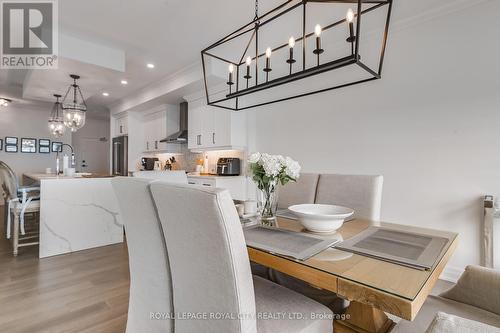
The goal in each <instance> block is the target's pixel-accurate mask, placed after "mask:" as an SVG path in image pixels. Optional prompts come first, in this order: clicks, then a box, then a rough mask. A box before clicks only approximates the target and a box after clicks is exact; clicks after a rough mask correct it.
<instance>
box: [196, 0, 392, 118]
mask: <svg viewBox="0 0 500 333" xmlns="http://www.w3.org/2000/svg"><path fill="white" fill-rule="evenodd" d="M294 1H296V0H287V1H285V2H284V3H283V4H281V5H279V6H277V7H275V8H273V9H271V10H270V11H268V12H267V13H265V14H263V15H261V16H259V15H258V12H257V4H256V14H255V18H254V19H253V20H252V21H251V22H249V23H248V24H246V25H244V26H242V27H241V28H239V29H238V30H236V31H234V32H232V33H231V34H229V35H227V36H226V37H224V38H222V39H220V40H218V41H217V42H215V43H213V44H212V45H210V46H208V47H207V48H205V49H204V50H202V51H201V59H202V68H203V77H204V85H205V93H206V100H207V104H208V105H212V106H216V107H219V108H223V109H228V110H233V111H239V110H245V109H249V108H253V107H259V106H264V105H268V104H272V103H278V102H282V101H286V100H290V99H294V98H299V97H304V96H308V95H313V94H318V93H322V92H325V91H329V90H335V89H339V88H344V87H348V86H352V85H355V84H360V83H364V82H368V81H372V80H377V79H380V78H381V77H382V67H383V63H384V56H385V51H386V45H387V35H388V32H389V23H390V19H391V9H392V1H393V0H302V1H299V2H298V3H297V4H294V5H292V6H290V7H289V8H286V9H284V10H282V9H283V8H284V7H286V6H287V5H290V4H291V3H292V2H294ZM307 3H346V4H357V10H356V11H355V12H354V17H355V18H356V32H355V34H352V32H351V36H350V37H349V38H347V40H346V41H347V42H348V43H351V54H350V55H348V56H346V57H342V58H340V59H335V60H332V61H329V62H326V63H323V64H320V63H319V55H320V54H321V53H322V51H323V50H322V49H319V47H318V48H317V49H316V50H314V51H313V53H314V56H316V57H318V64H317V65H316V66H315V67H310V68H306V61H307V50H306V41H307V38H309V37H311V36H313V35H314V32H310V33H308V32H307V31H306V13H307ZM363 4H372V6H371V7H369V8H366V9H363V8H362V5H363ZM300 6H302V36H300V37H299V38H297V39H296V41H297V42H300V41H303V42H302V47H301V51H302V64H301V67H302V70H300V71H295V72H293V73H292V72H291V71H290V74H289V75H285V76H281V77H278V78H276V79H272V80H267V79H266V81H265V82H263V83H259V74H260V73H259V61H258V60H259V59H260V58H262V57H265V56H266V53H265V52H263V53H259V28H261V27H262V26H264V25H266V24H268V23H270V22H272V21H274V20H276V19H278V18H280V17H281V16H282V15H284V14H286V13H288V12H290V11H292V10H294V9H297V8H298V7H300ZM383 6H387V7H388V8H387V16H386V19H385V26H384V31H383V37H382V45H381V48H380V56H379V59H378V68H377V69H376V70H374V69H372V68H370V67H369V66H367V65H366V64H364V63H363V62H362V61H361V57H360V54H359V48H360V47H359V41H360V33H361V18H362V15H364V14H367V13H369V12H371V11H373V10H376V9H379V8H381V7H383ZM280 10H282V11H280ZM278 11H280V12H278ZM277 12H278V13H277ZM273 14H274V15H273ZM345 23H347V18H344V19H341V20H338V21H336V22H333V23H330V24H329V25H327V26H325V27H324V28H323V29H322V30H323V31H325V30H328V29H331V28H334V27H336V26H338V25H340V24H345ZM351 29H352V27H351ZM351 31H352V30H351ZM250 32H251V33H252V35H251V37H250V40H249V42H248V44H246V48H245V50H244V52H243V55H242V56H241V58H240V60H239V61H238V62H233V61H231V60H228V59H225V58H223V57H221V56H218V55H215V54H213V53H212V50H213V49H214V48H216V47H218V46H221V45H222V44H224V43H227V42H230V41H232V40H233V39H235V38H238V37H240V36H242V35H244V34H247V33H250ZM254 38H255V52H254V54H253V55H252V57H251V60H252V63H255V64H254V65H253V67H254V68H253V69H254V70H253V72H254V73H253V74H254V78H253V79H254V82H255V84H254V85H253V86H251V87H248V78H251V76H250V75H248V74H247V75H245V76H244V78H246V79H247V86H246V87H244V88H242V89H241V87H240V66H242V65H245V55H247V52H248V51H249V47H250V45H251V43H252V41H253V39H254ZM287 46H288V44H287V43H285V44H282V45H279V46H277V47H275V48H273V49H272V52H275V51H277V50H280V49H283V48H285V47H287ZM205 57H211V58H214V59H217V60H219V61H223V62H225V63H227V64H229V65H233V66H234V67H235V69H236V80H235V81H236V82H235V83H234V82H232V80H231V79H230V80H229V81H228V82H227V85H228V86H229V93H228V94H226V95H225V97H223V98H220V99H216V100H212V101H211V100H210V95H209V89H208V80H207V69H206V60H205ZM292 60H293V62H295V60H294V59H292V58H291V59H288V60H287V62H288V63H289V64H290V68H291V64H292V63H293V62H292V63H291V62H289V61H292ZM353 64H356V65H358V66H359V67H360V68H362V69H363V70H365V71H366V72H367V73H368V74H369V75H370V77H369V78H365V79H362V80H357V81H354V82H348V83H344V84H339V85H334V86H332V87H328V88H324V89H320V90H316V91H311V92H306V93H301V94H297V95H293V96H289V97H285V98H279V99H276V100H271V101H266V102H263V103H257V104H254V105H249V106H239V105H238V98H239V97H242V96H245V95H248V94H252V93H255V92H258V91H262V90H264V89H268V88H272V87H276V86H280V85H283V84H287V83H290V82H293V81H297V80H300V79H304V78H306V77H310V76H313V75H318V74H321V73H324V72H327V71H330V70H334V69H338V68H342V67H345V66H349V65H353ZM261 70H263V71H264V72H266V74H265V75H266V77H267V74H268V72H267V70H266V68H263V69H261ZM230 77H231V76H230ZM233 84H234V85H236V89H235V91H232V89H231V86H232V85H233ZM233 99H235V107H228V106H225V105H221V104H220V103H223V102H227V101H229V100H233Z"/></svg>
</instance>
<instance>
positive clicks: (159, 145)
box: [143, 109, 181, 153]
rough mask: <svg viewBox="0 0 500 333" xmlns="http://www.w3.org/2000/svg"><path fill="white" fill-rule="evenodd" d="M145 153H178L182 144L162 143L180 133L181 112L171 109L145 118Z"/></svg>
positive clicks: (150, 114)
mask: <svg viewBox="0 0 500 333" xmlns="http://www.w3.org/2000/svg"><path fill="white" fill-rule="evenodd" d="M143 130H144V145H143V147H144V148H143V149H144V152H152V153H159V152H165V153H167V152H168V153H177V152H179V150H180V148H181V147H180V146H181V145H180V144H175V143H166V142H160V141H161V140H163V139H165V138H166V137H168V136H169V135H171V134H173V133H175V132H177V131H179V110H178V109H169V110H163V111H158V112H153V113H149V114H146V115H144V117H143Z"/></svg>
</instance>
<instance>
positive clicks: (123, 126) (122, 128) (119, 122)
mask: <svg viewBox="0 0 500 333" xmlns="http://www.w3.org/2000/svg"><path fill="white" fill-rule="evenodd" d="M114 132H115V136H120V135H126V134H128V117H127V116H126V115H125V116H120V117H118V118H116V119H115V131H114Z"/></svg>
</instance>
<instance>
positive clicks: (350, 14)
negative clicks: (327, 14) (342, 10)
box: [345, 8, 354, 23]
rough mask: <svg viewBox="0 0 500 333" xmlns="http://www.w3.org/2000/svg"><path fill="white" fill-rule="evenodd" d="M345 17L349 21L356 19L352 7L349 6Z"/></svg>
mask: <svg viewBox="0 0 500 333" xmlns="http://www.w3.org/2000/svg"><path fill="white" fill-rule="evenodd" d="M345 19H346V20H347V23H352V22H353V21H354V11H353V10H352V8H349V9H348V10H347V14H346V15H345Z"/></svg>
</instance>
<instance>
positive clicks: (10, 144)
mask: <svg viewBox="0 0 500 333" xmlns="http://www.w3.org/2000/svg"><path fill="white" fill-rule="evenodd" d="M5 152H7V153H17V138H16V137H13V136H6V137H5Z"/></svg>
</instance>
